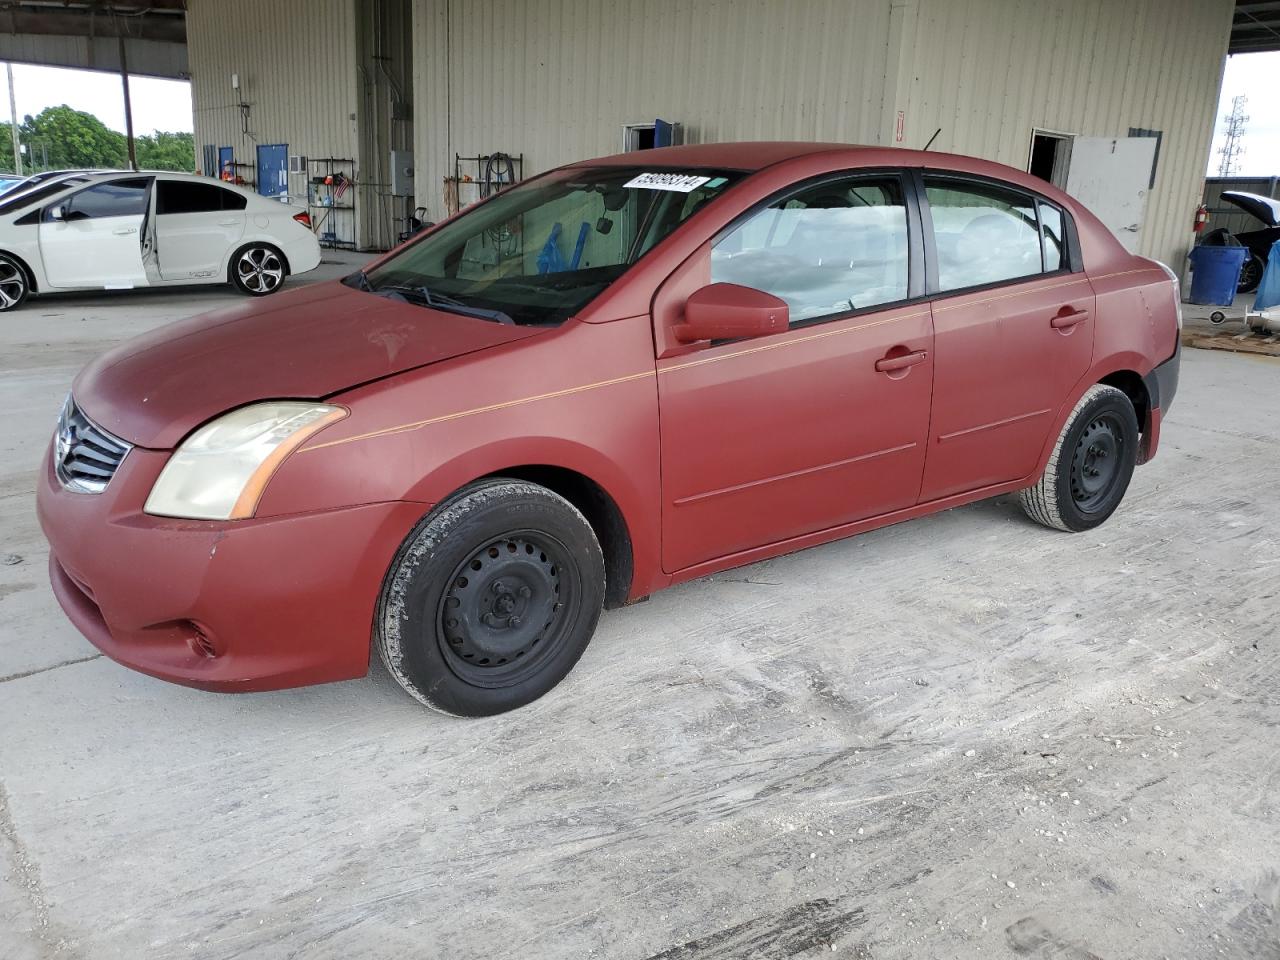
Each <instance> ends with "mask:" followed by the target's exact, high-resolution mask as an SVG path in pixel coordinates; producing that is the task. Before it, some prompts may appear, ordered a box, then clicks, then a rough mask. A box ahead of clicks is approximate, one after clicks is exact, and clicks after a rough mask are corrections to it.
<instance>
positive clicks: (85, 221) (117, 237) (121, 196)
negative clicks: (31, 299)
mask: <svg viewBox="0 0 1280 960" xmlns="http://www.w3.org/2000/svg"><path fill="white" fill-rule="evenodd" d="M150 196H151V178H150V177H130V178H126V179H121V180H111V181H108V182H105V183H97V184H94V185H93V186H91V187H85V188H84V189H83V190H81V191H79V192H78V193H74V194H72V195H71V196H70V197H68V198H66V199H64V200H61V201H59V202H58V203H57V204H56V205H54V206H51V207H48V208H46V209H45V211H44V213H43V214H42V216H41V222H40V256H41V259H42V260H43V262H44V272H45V276H46V278H47V279H48V281H49V285H50V286H51V287H62V288H72V287H106V288H108V289H114V288H121V289H125V288H129V287H137V286H146V283H147V274H146V270H145V268H144V266H143V245H144V242H145V239H146V235H145V233H144V230H145V227H146V220H147V215H148V206H149V201H150Z"/></svg>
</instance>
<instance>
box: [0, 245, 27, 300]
mask: <svg viewBox="0 0 1280 960" xmlns="http://www.w3.org/2000/svg"><path fill="white" fill-rule="evenodd" d="M30 292H31V286H30V284H29V283H28V282H27V271H26V270H24V269H23V267H22V264H20V263H18V261H17V260H14V259H13V257H10V256H8V255H7V254H3V253H0V312H3V311H5V310H16V309H17V308H18V307H20V306H22V302H23V301H24V300H26V299H27V294H28V293H30Z"/></svg>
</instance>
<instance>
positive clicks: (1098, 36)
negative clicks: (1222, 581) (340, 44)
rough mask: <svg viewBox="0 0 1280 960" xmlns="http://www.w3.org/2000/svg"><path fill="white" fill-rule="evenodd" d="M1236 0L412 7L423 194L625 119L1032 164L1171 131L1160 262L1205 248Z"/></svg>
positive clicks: (1155, 245) (585, 0)
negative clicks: (900, 134) (461, 162)
mask: <svg viewBox="0 0 1280 960" xmlns="http://www.w3.org/2000/svg"><path fill="white" fill-rule="evenodd" d="M1232 6H1233V4H1232V0H1125V2H1120V0H790V2H780V0H635V2H632V3H629V4H627V5H615V4H612V3H606V2H603V0H523V2H522V0H468V2H464V0H414V25H413V26H414V37H415V44H414V46H415V50H416V65H415V84H414V88H415V102H416V104H417V125H416V136H415V140H416V153H417V161H418V170H419V177H418V181H419V185H418V190H419V202H420V203H426V204H427V205H428V206H429V207H430V208H431V210H432V211H433V213H434V214H435V215H437V216H438V215H440V213H441V212H442V202H441V178H442V177H444V176H445V175H447V174H449V173H452V168H453V155H454V153H455V152H456V153H461V154H463V155H468V154H478V153H488V152H490V151H494V150H501V151H505V152H509V153H513V154H518V153H522V152H523V153H524V155H525V163H526V166H525V172H526V174H531V173H536V172H538V171H541V170H545V169H547V168H548V167H552V166H555V165H557V164H559V163H563V162H566V161H569V160H575V159H580V158H583V157H590V156H595V155H600V154H606V153H613V152H616V151H617V150H618V149H620V143H621V132H620V128H621V125H622V124H624V123H628V122H646V121H651V120H652V119H653V118H654V117H662V118H663V119H667V120H677V121H681V122H682V123H683V124H684V125H685V139H686V142H706V141H711V140H748V139H760V138H763V139H771V138H773V139H778V138H782V139H791V138H794V139H803V140H813V139H831V140H842V141H849V142H863V143H894V142H895V139H894V135H895V124H896V119H897V112H898V111H899V110H901V111H903V113H904V119H905V126H904V139H903V142H902V145H903V146H911V147H921V146H923V145H924V144H925V142H926V141H927V140H928V138H929V137H930V136H931V135H932V134H933V132H934V130H935V129H937V128H938V127H941V128H942V133H941V134H940V135H939V137H938V140H937V141H936V142H935V146H934V148H935V149H939V150H954V151H957V152H961V153H971V154H975V155H978V156H983V157H987V158H990V159H994V160H999V161H1002V162H1005V163H1009V164H1012V165H1014V166H1017V167H1020V168H1023V169H1025V167H1026V164H1027V156H1028V149H1029V146H1030V139H1031V133H1032V129H1033V128H1040V129H1051V130H1057V131H1060V132H1066V133H1074V134H1080V135H1090V136H1126V135H1127V134H1128V132H1129V129H1130V127H1140V128H1146V129H1154V130H1161V131H1163V132H1164V140H1163V144H1162V147H1161V154H1160V164H1159V168H1158V173H1157V177H1156V183H1155V186H1154V189H1153V191H1152V193H1151V196H1150V199H1149V204H1148V217H1147V229H1146V231H1145V233H1144V252H1147V253H1150V254H1153V255H1156V256H1160V257H1163V258H1166V259H1169V260H1171V261H1173V262H1175V263H1176V262H1178V261H1179V260H1180V258H1181V256H1182V254H1183V252H1185V248H1186V246H1187V244H1188V242H1189V230H1190V224H1191V217H1192V214H1193V212H1194V210H1195V207H1196V204H1197V203H1198V202H1199V198H1200V184H1201V181H1202V179H1203V174H1204V168H1205V164H1206V162H1207V157H1208V149H1209V138H1210V134H1211V133H1212V127H1213V121H1214V116H1215V111H1216V107H1217V97H1218V87H1219V82H1220V74H1221V69H1222V62H1223V56H1224V54H1225V51H1226V44H1227V38H1228V33H1229V29H1230V23H1231V15H1232Z"/></svg>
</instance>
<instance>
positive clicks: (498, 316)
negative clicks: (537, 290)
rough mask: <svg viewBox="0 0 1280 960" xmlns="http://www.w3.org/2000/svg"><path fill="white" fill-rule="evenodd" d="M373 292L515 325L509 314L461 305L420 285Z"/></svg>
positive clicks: (384, 287) (393, 285)
mask: <svg viewBox="0 0 1280 960" xmlns="http://www.w3.org/2000/svg"><path fill="white" fill-rule="evenodd" d="M366 282H367V281H366ZM373 292H374V293H376V294H378V296H386V295H387V294H399V295H400V296H401V297H404V298H405V299H407V300H414V301H417V302H419V303H422V304H425V305H426V306H428V307H434V308H435V309H437V310H445V311H448V312H449V313H459V314H462V315H463V316H468V317H480V318H481V319H484V320H495V321H497V322H498V323H506V324H511V325H514V324H515V321H514V320H512V319H511V316H510V314H506V313H503V312H502V311H501V310H489V309H487V308H485V307H473V306H471V305H470V304H467V303H463V302H462V301H461V300H455V299H454V298H453V297H450V296H448V295H447V294H443V293H434V292H432V290H431V289H430V288H429V287H426V286H423V285H421V284H414V283H384V284H383V285H382V286H380V287H378V288H377V289H376V290H374V291H373Z"/></svg>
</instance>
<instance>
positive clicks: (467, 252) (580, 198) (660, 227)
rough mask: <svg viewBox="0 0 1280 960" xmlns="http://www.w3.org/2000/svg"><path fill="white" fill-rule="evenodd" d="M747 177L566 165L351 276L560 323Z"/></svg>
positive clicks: (382, 289) (497, 313)
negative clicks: (569, 167) (565, 167)
mask: <svg viewBox="0 0 1280 960" xmlns="http://www.w3.org/2000/svg"><path fill="white" fill-rule="evenodd" d="M742 176H743V175H742V174H741V173H739V172H736V171H733V172H730V171H716V170H687V169H686V170H678V171H677V170H655V169H653V168H650V167H640V166H636V167H590V168H573V169H569V170H561V171H558V172H556V173H554V174H551V175H549V176H546V177H541V178H539V179H538V180H535V181H532V182H530V183H528V184H526V185H524V186H518V187H515V188H513V189H511V190H509V191H507V192H505V193H503V194H500V195H499V196H496V197H494V198H493V199H492V200H489V201H488V202H487V203H485V204H483V205H482V206H480V207H477V208H476V209H475V210H474V211H473V212H471V213H468V214H465V215H463V216H461V217H459V218H458V219H456V220H454V221H453V222H451V223H448V224H445V225H444V226H443V227H441V228H440V229H439V230H437V231H436V232H435V233H433V234H432V235H431V236H429V237H427V238H425V239H424V240H422V241H420V242H419V243H416V244H414V245H413V246H411V247H409V248H408V249H406V250H405V251H404V252H403V253H401V254H400V255H398V256H395V257H392V258H391V259H390V260H388V261H387V262H385V263H383V264H381V265H380V266H378V267H377V268H375V269H373V270H370V271H369V272H368V274H367V275H365V274H357V275H356V276H355V277H353V278H350V280H349V281H348V282H349V283H351V284H352V285H356V286H361V287H363V288H364V289H366V290H369V291H370V292H373V293H380V294H382V295H384V296H390V297H394V298H398V299H404V300H406V301H408V302H410V303H417V304H420V305H424V306H430V307H434V308H436V309H440V310H447V311H450V312H454V313H461V314H466V315H468V316H476V317H480V318H484V319H487V320H491V321H496V322H499V323H517V324H524V325H528V324H537V325H548V324H557V323H561V322H562V321H564V320H565V319H567V318H568V317H571V316H573V315H574V314H575V313H577V312H578V311H579V310H581V309H582V308H583V307H584V306H586V304H587V303H589V302H590V301H591V300H592V299H594V298H595V297H597V296H599V294H600V293H601V292H602V291H603V290H604V289H605V288H606V287H608V286H609V284H611V283H613V282H614V281H615V280H617V279H618V278H619V277H621V276H622V275H623V274H624V273H625V272H626V271H627V270H628V268H630V267H631V265H632V264H634V263H635V262H636V261H637V260H639V259H640V258H641V257H642V256H644V254H645V253H647V252H648V251H649V250H651V249H652V248H653V247H654V246H655V245H656V244H657V243H658V242H659V241H660V240H662V239H663V238H664V237H666V236H667V235H669V234H670V233H671V232H672V231H673V230H675V229H676V228H677V227H679V226H680V224H682V223H684V221H685V220H687V219H688V218H689V217H690V216H692V215H693V213H694V212H695V211H697V210H698V209H700V208H701V207H702V206H704V205H705V204H707V203H708V202H710V201H711V200H712V199H714V198H715V197H716V196H718V195H719V194H720V193H722V192H723V191H724V190H725V189H726V188H727V187H729V186H730V185H731V184H733V183H736V182H737V181H738V180H740V179H741V178H742Z"/></svg>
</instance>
